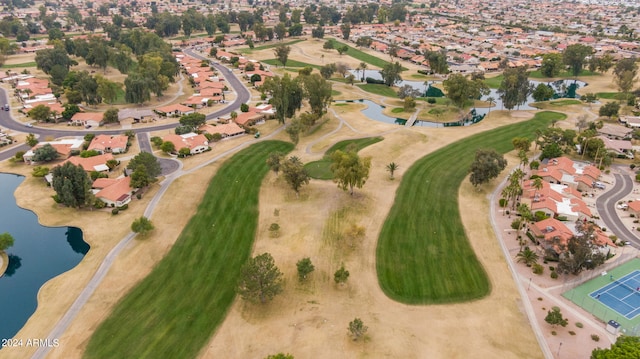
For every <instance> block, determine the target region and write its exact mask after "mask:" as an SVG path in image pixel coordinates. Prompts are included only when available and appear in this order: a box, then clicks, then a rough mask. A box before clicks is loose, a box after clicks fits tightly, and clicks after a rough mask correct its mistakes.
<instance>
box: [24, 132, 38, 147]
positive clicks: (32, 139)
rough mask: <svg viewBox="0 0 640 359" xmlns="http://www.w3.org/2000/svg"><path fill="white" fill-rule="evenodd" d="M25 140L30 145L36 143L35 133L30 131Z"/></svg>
mask: <svg viewBox="0 0 640 359" xmlns="http://www.w3.org/2000/svg"><path fill="white" fill-rule="evenodd" d="M25 142H26V143H27V145H29V146H30V147H33V146H35V145H37V144H38V139H37V138H36V135H34V134H33V133H30V134H28V135H27V138H26V140H25Z"/></svg>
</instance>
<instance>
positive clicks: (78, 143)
mask: <svg viewBox="0 0 640 359" xmlns="http://www.w3.org/2000/svg"><path fill="white" fill-rule="evenodd" d="M46 144H49V145H51V146H52V147H53V148H55V149H56V152H58V155H59V156H60V159H67V158H69V157H70V156H71V155H72V154H73V153H80V151H82V145H83V144H84V140H83V139H82V138H78V139H76V138H72V139H63V140H58V141H51V142H40V143H38V144H37V145H35V146H33V148H32V149H30V150H29V151H27V152H25V154H24V155H23V156H22V159H23V160H24V161H25V162H27V163H29V164H32V163H33V161H32V159H33V155H34V154H35V150H37V149H38V148H40V147H42V146H44V145H46Z"/></svg>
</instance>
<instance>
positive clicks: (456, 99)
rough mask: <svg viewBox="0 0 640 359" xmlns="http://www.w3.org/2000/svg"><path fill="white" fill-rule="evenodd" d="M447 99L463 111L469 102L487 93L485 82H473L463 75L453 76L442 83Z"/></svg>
mask: <svg viewBox="0 0 640 359" xmlns="http://www.w3.org/2000/svg"><path fill="white" fill-rule="evenodd" d="M442 85H443V86H444V89H445V91H447V98H448V99H449V100H451V102H453V104H454V105H455V106H456V107H458V108H459V109H460V110H462V109H463V108H464V106H465V104H466V103H467V102H468V101H469V100H473V99H477V98H480V96H481V95H482V93H484V92H485V89H488V88H485V86H486V85H485V84H484V81H481V80H471V79H468V78H467V77H466V76H464V75H462V74H452V75H450V76H449V77H448V78H447V79H446V80H445V81H443V82H442Z"/></svg>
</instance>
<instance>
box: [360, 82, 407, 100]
mask: <svg viewBox="0 0 640 359" xmlns="http://www.w3.org/2000/svg"><path fill="white" fill-rule="evenodd" d="M356 86H358V87H360V88H361V89H363V90H365V91H367V92H370V93H372V94H375V95H381V96H387V97H394V98H397V97H398V94H397V93H396V90H395V89H394V88H393V87H389V86H387V85H380V84H364V85H356Z"/></svg>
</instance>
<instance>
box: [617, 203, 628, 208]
mask: <svg viewBox="0 0 640 359" xmlns="http://www.w3.org/2000/svg"><path fill="white" fill-rule="evenodd" d="M617 207H618V209H625V210H626V209H627V208H629V205H628V204H626V203H620V204H619V205H618V206H617Z"/></svg>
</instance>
